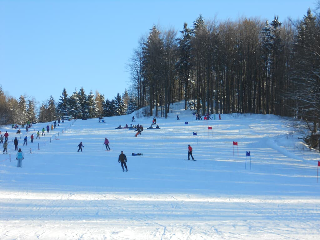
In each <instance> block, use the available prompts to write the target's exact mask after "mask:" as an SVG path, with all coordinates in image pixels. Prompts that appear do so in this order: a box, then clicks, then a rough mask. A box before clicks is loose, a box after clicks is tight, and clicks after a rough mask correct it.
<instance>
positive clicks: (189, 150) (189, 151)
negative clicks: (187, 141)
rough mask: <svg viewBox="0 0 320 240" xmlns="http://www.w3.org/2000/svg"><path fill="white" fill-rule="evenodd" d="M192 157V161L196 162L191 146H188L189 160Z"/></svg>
mask: <svg viewBox="0 0 320 240" xmlns="http://www.w3.org/2000/svg"><path fill="white" fill-rule="evenodd" d="M190 156H191V157H192V160H194V158H193V156H192V147H191V146H190V145H188V160H190Z"/></svg>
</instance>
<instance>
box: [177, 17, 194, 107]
mask: <svg viewBox="0 0 320 240" xmlns="http://www.w3.org/2000/svg"><path fill="white" fill-rule="evenodd" d="M180 32H181V34H182V36H181V38H179V39H178V42H179V47H178V55H179V60H178V62H177V65H176V68H177V70H178V74H179V80H180V84H179V86H181V87H180V91H179V92H180V94H181V92H182V90H183V92H184V93H183V94H184V100H185V105H184V107H185V110H186V109H187V101H188V100H189V98H190V85H189V81H190V80H189V77H190V74H191V68H192V65H191V34H192V30H191V29H190V28H188V24H187V23H184V25H183V30H182V31H180ZM180 94H179V96H180ZM179 100H180V99H179Z"/></svg>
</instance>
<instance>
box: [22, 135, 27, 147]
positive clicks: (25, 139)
mask: <svg viewBox="0 0 320 240" xmlns="http://www.w3.org/2000/svg"><path fill="white" fill-rule="evenodd" d="M24 145H26V146H27V145H28V137H27V136H25V137H24V139H23V146H24Z"/></svg>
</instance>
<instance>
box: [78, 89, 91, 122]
mask: <svg viewBox="0 0 320 240" xmlns="http://www.w3.org/2000/svg"><path fill="white" fill-rule="evenodd" d="M78 101H79V104H80V109H81V110H82V111H81V112H82V114H81V116H80V118H83V119H87V118H88V117H89V105H88V97H87V95H86V93H85V91H84V89H83V87H82V88H81V89H80V91H79V93H78Z"/></svg>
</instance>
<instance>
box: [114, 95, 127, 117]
mask: <svg viewBox="0 0 320 240" xmlns="http://www.w3.org/2000/svg"><path fill="white" fill-rule="evenodd" d="M114 103H115V115H116V116H121V115H124V114H125V105H124V102H123V99H122V98H121V95H120V94H119V93H118V94H117V96H116V97H115V99H114Z"/></svg>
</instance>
